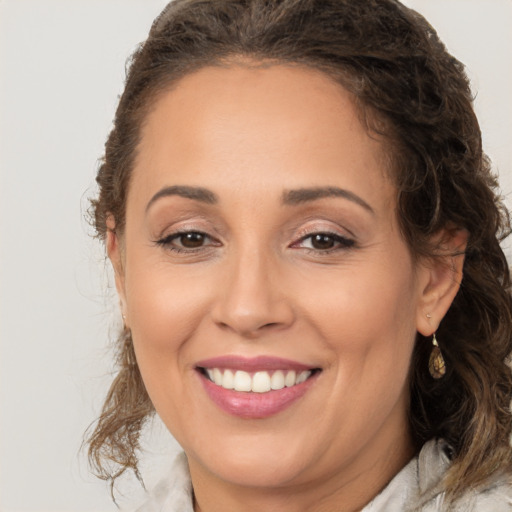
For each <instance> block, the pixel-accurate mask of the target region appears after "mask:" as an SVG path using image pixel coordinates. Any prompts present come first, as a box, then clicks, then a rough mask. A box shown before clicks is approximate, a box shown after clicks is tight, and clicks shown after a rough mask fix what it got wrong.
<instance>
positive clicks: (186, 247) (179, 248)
mask: <svg viewBox="0 0 512 512" xmlns="http://www.w3.org/2000/svg"><path fill="white" fill-rule="evenodd" d="M156 244H157V245H160V246H162V247H165V248H166V249H169V250H171V251H174V252H194V250H198V249H207V248H208V247H210V246H216V247H218V246H219V242H218V241H217V240H215V239H214V238H212V237H211V236H208V235H207V234H206V233H201V232H200V231H182V232H181V233H174V234H172V235H168V236H166V237H165V238H162V239H161V240H157V241H156Z"/></svg>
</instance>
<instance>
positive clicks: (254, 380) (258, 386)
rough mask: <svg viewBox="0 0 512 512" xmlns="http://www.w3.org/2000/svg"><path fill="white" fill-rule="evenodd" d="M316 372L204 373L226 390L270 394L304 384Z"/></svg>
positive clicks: (232, 371)
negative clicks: (270, 392)
mask: <svg viewBox="0 0 512 512" xmlns="http://www.w3.org/2000/svg"><path fill="white" fill-rule="evenodd" d="M313 371H314V370H303V371H300V372H297V371H295V370H275V371H272V372H269V371H259V372H255V373H252V374H251V373H249V372H246V371H243V370H236V371H235V370H223V369H220V368H205V369H204V372H205V374H206V376H207V377H208V378H209V379H210V381H211V382H213V383H215V384H216V385H217V386H220V387H222V388H224V389H233V390H235V391H243V392H253V393H268V392H269V391H278V390H280V389H283V388H285V387H286V388H291V387H293V386H297V385H298V384H302V383H303V382H305V381H306V380H308V379H309V377H311V375H312V374H313Z"/></svg>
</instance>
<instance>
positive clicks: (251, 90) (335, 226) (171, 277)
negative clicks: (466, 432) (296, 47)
mask: <svg viewBox="0 0 512 512" xmlns="http://www.w3.org/2000/svg"><path fill="white" fill-rule="evenodd" d="M382 144H383V142H382V141H379V140H377V139H376V138H375V137H370V135H369V134H368V133H367V131H366V130H365V128H364V127H363V126H362V125H361V123H360V121H359V118H358V113H357V111H356V108H355V106H354V103H353V101H352V98H351V96H350V94H349V93H348V92H347V91H345V90H344V89H343V88H341V87H340V86H339V85H338V84H336V83H334V82H333V81H331V80H330V79H329V78H328V77H327V76H325V75H323V74H322V73H320V72H317V71H314V70H310V69H307V68H301V67H296V66H295V67H291V66H284V65H274V66H271V67H266V68H260V67H255V66H252V67H249V66H244V65H238V64H233V65H232V66H231V67H223V68H220V67H206V68H203V69H201V70H199V71H197V72H195V73H193V74H190V75H188V76H186V77H184V78H183V79H182V80H181V81H179V82H178V83H177V84H175V86H174V87H173V89H172V90H170V91H167V92H165V93H164V94H162V95H161V97H160V98H159V100H158V101H157V103H156V104H155V105H154V108H153V109H152V111H151V112H150V114H149V115H148V118H147V122H146V124H145V126H144V129H143V132H142V139H141V143H140V148H139V154H138V157H137V161H136V165H135V168H134V171H133V176H132V181H131V185H130V190H129V194H128V201H127V211H126V229H125V232H124V233H123V234H122V235H119V234H118V235H116V234H115V233H114V232H113V231H110V232H109V234H108V240H107V243H108V250H109V255H110V258H111V260H112V262H113V265H114V268H115V271H116V284H117V287H118V291H119V295H120V300H121V307H122V310H123V314H124V315H125V316H126V322H127V325H128V326H129V327H130V329H131V331H132V336H133V342H134V347H135V351H136V355H137V361H138V364H139V366H140V370H141V373H142V376H143V379H144V382H145V385H146V388H147V391H148V393H149V396H150V398H151V400H152V402H153V404H154V406H155V408H156V411H157V412H158V414H159V415H160V417H161V418H162V420H163V421H164V423H165V424H166V426H167V427H168V428H169V430H170V431H171V433H172V434H173V435H174V436H175V437H176V439H177V440H178V441H179V442H180V444H181V445H182V446H183V448H184V450H185V452H186V454H187V456H188V460H189V465H190V471H191V476H192V481H193V486H194V492H195V499H196V502H195V507H196V510H197V511H199V510H202V511H203V512H212V511H217V510H218V511H220V510H222V511H223V512H229V511H239V510H245V511H261V510H265V511H274V510H275V511H278V510H279V511H289V512H299V511H306V510H307V511H318V512H319V511H332V510H339V511H353V510H360V509H361V508H362V507H363V506H364V505H365V504H366V503H368V502H369V501H370V500H371V499H372V498H373V497H374V496H375V495H376V494H377V493H378V492H379V491H380V490H381V489H382V488H383V487H384V486H385V485H386V484H387V483H388V482H389V481H390V479H391V478H392V477H393V476H394V475H395V474H396V473H397V472H398V471H399V470H400V469H401V468H402V467H403V466H404V465H405V464H406V463H407V461H408V460H409V459H410V458H411V457H412V456H413V455H414V448H413V444H412V441H411V436H410V433H409V430H408V422H407V404H408V399H409V397H408V373H409V366H410V358H411V353H412V349H413V345H414V342H415V338H416V333H417V332H418V331H419V332H421V333H422V334H424V335H430V334H432V333H433V332H434V331H435V330H436V328H437V325H438V324H439V322H440V321H441V319H442V317H443V316H444V314H445V313H446V311H447V309H448V308H449V306H450V304H451V302H452V300H453V298H454V296H455V294H456V293H457V290H458V284H457V283H458V282H460V279H461V268H462V257H458V258H453V260H452V259H451V258H450V261H449V265H446V263H447V261H444V262H441V261H439V262H436V263H433V262H430V263H429V264H428V265H427V264H423V263H422V262H421V261H420V262H415V263H413V259H412V257H411V254H410V251H409V249H408V247H407V245H406V244H405V242H404V240H403V239H402V237H401V235H400V232H399V228H398V222H397V219H396V212H395V204H396V199H395V196H396V190H395V187H394V185H393V183H392V181H391V179H390V178H389V177H388V176H389V173H388V170H387V169H386V165H385V161H386V159H385V158H384V149H383V146H382ZM171 186H189V187H202V188H205V189H208V190H209V191H211V192H212V193H214V194H215V196H216V197H217V202H216V203H215V204H210V203H207V202H204V201H200V200H196V199H193V198H187V197H181V196H179V195H163V196H161V197H157V198H156V199H154V200H153V201H152V198H153V197H154V196H155V194H157V193H158V192H159V191H161V190H162V189H164V188H165V187H171ZM311 187H313V188H317V187H339V188H340V189H342V190H344V191H348V192H349V193H350V194H352V195H350V194H349V195H347V194H345V195H344V196H339V197H320V198H317V199H314V200H308V201H304V202H300V203H297V204H283V194H285V193H286V192H287V191H289V190H290V189H304V188H311ZM362 202H364V204H365V205H367V206H364V205H363V204H362ZM148 204H149V206H148ZM114 227H115V219H112V218H110V219H109V228H112V229H113V228H114ZM187 231H188V232H194V231H197V232H202V233H206V234H207V235H208V237H206V238H204V239H203V242H200V243H199V244H198V247H196V248H195V249H193V250H190V249H187V248H183V245H181V246H180V244H181V243H182V242H183V238H179V237H178V238H174V239H173V240H170V239H169V235H173V234H176V233H177V232H187ZM313 233H334V234H335V235H336V236H339V237H343V239H348V240H349V241H350V242H343V243H339V242H337V241H336V240H334V239H327V241H328V242H329V240H330V241H331V242H333V243H332V244H331V245H332V247H331V249H329V250H327V249H323V248H320V249H318V247H317V248H316V249H315V248H314V245H313V244H312V239H311V235H312V234H313ZM308 236H309V238H308ZM439 236H440V237H441V239H442V240H443V243H444V245H445V247H446V248H447V249H454V248H459V249H460V247H461V245H463V243H464V236H463V234H461V233H459V232H457V233H455V234H453V233H452V234H451V235H450V236H448V235H447V233H442V234H440V235H439ZM119 237H120V238H119ZM166 237H167V241H166V243H165V244H163V243H157V241H158V240H162V239H165V238H166ZM201 244H202V245H201ZM327 245H329V244H327ZM176 248H181V250H182V252H176V250H175V249H176ZM183 249H184V252H183ZM427 313H428V314H429V315H430V318H429V317H427ZM227 354H230V355H238V356H245V357H256V356H260V355H267V356H275V357H281V358H286V359H292V360H294V361H298V362H300V363H304V364H307V365H308V366H311V367H315V368H321V369H322V371H321V373H320V374H319V376H318V377H317V378H316V381H315V382H314V384H313V385H312V386H311V388H310V389H309V390H308V392H307V393H306V394H305V395H304V396H303V397H302V398H301V399H299V400H298V401H297V402H295V403H294V404H292V405H291V406H290V407H288V408H287V409H285V410H284V411H282V412H280V413H278V414H276V415H273V416H271V417H269V418H265V419H242V418H239V417H236V416H233V415H230V414H227V413H226V412H224V411H222V410H221V409H219V408H218V407H217V406H216V405H215V404H214V403H213V402H212V401H211V400H210V398H209V397H208V396H207V395H206V393H205V392H204V390H203V386H202V383H201V377H200V376H199V375H198V372H197V371H196V364H197V362H198V361H200V360H204V359H207V358H211V357H217V356H224V355H227Z"/></svg>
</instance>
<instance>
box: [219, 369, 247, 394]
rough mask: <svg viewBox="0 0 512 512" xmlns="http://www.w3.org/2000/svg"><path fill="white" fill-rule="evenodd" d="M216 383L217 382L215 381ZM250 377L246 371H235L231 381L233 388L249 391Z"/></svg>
mask: <svg viewBox="0 0 512 512" xmlns="http://www.w3.org/2000/svg"><path fill="white" fill-rule="evenodd" d="M215 384H217V383H215ZM251 388H252V379H251V376H250V375H249V374H248V373H247V372H242V371H240V370H239V371H237V372H236V373H235V379H234V382H233V389H234V390H235V391H251Z"/></svg>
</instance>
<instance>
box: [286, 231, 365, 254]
mask: <svg viewBox="0 0 512 512" xmlns="http://www.w3.org/2000/svg"><path fill="white" fill-rule="evenodd" d="M315 236H322V237H325V238H330V239H332V241H333V243H334V244H336V245H335V246H334V247H332V248H329V249H315V248H314V247H304V249H305V250H306V251H308V252H310V253H314V254H321V255H327V254H331V253H333V252H336V251H343V250H345V251H346V250H349V249H352V248H353V247H354V246H355V243H356V242H355V240H353V239H352V238H347V237H345V236H342V235H339V234H338V233H332V232H330V231H314V232H311V233H307V234H306V235H303V236H302V237H301V238H300V239H299V240H298V242H294V243H293V244H292V245H291V247H294V246H297V244H300V243H303V242H304V241H305V240H308V239H310V240H313V237H315Z"/></svg>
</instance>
